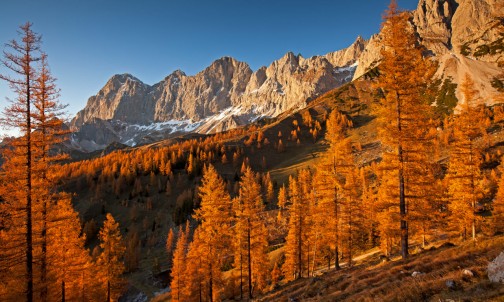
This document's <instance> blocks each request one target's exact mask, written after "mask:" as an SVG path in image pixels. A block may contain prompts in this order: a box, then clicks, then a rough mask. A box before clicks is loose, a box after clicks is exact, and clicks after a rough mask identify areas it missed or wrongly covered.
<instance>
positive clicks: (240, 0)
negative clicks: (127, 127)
mask: <svg viewBox="0 0 504 302" xmlns="http://www.w3.org/2000/svg"><path fill="white" fill-rule="evenodd" d="M2 2H3V3H2V5H1V10H0V43H1V45H2V47H1V48H2V49H3V45H4V43H5V42H7V41H9V40H11V39H13V38H16V37H17V36H16V30H17V27H18V26H19V25H21V24H23V23H25V22H26V21H30V22H32V23H34V27H33V29H34V31H36V32H38V33H40V34H42V36H43V49H44V51H45V52H46V53H47V54H48V56H49V64H50V66H51V69H52V72H53V74H54V75H55V76H56V77H57V78H58V86H59V87H60V88H61V90H62V91H61V100H62V102H64V103H67V104H69V107H68V111H69V113H70V114H72V115H73V114H75V113H76V112H77V111H78V110H80V109H82V108H83V107H84V106H85V104H86V101H87V99H88V98H89V97H90V96H91V95H94V94H96V93H97V92H98V90H99V89H100V88H101V87H102V86H103V85H104V84H105V83H106V81H107V80H108V79H109V78H110V77H111V76H112V75H114V74H117V73H126V72H127V73H131V74H133V75H135V76H136V77H138V78H139V79H140V80H142V81H144V82H145V83H147V84H154V83H156V82H158V81H160V80H162V79H163V78H164V77H165V76H167V75H168V74H170V73H171V72H173V71H174V70H176V69H181V70H183V71H184V72H186V74H189V75H192V74H195V73H197V72H198V71H200V70H202V69H203V68H205V67H206V66H208V65H209V64H210V63H211V62H212V61H214V60H215V59H218V58H220V57H222V56H233V57H235V58H236V59H238V60H240V61H245V62H247V63H249V64H250V66H251V68H252V69H253V70H255V69H257V68H259V67H260V66H263V65H269V64H270V63H271V62H272V61H273V60H276V59H278V58H280V57H282V56H283V55H284V54H285V53H286V52H287V51H293V52H294V53H296V54H297V53H301V54H302V55H303V56H305V57H309V56H313V55H320V54H325V53H327V52H331V51H335V50H338V49H341V48H344V47H346V46H348V45H350V44H351V43H352V42H353V41H354V40H355V38H356V37H357V36H358V35H361V36H363V37H364V38H366V39H367V38H369V37H370V36H371V35H372V34H374V33H376V32H378V30H379V26H380V23H381V16H382V13H383V11H384V10H385V8H386V7H387V5H388V3H389V1H388V0H361V1H343V0H326V1H323V0H311V1H306V0H289V1H287V0H285V1H284V0H278V1H275V0H268V1H267V0H248V1H246V0H206V1H203V0H158V1H154V0H135V1H133V0H60V1H55V0H43V1H40V0H2ZM398 3H399V6H400V7H401V8H403V9H408V10H411V9H414V8H416V5H417V3H418V0H398ZM0 72H5V69H0ZM9 95H10V93H9V91H8V87H7V86H6V85H5V83H0V107H3V106H4V105H5V101H4V99H5V96H9Z"/></svg>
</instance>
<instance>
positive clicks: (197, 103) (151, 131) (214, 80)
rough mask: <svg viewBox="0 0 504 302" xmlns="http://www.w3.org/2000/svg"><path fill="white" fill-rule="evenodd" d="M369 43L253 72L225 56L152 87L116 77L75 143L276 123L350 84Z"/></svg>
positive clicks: (289, 57)
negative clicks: (260, 120)
mask: <svg viewBox="0 0 504 302" xmlns="http://www.w3.org/2000/svg"><path fill="white" fill-rule="evenodd" d="M365 45H366V42H365V41H364V40H363V39H362V38H361V37H358V38H357V40H356V41H355V42H354V43H353V44H352V45H351V46H350V47H349V48H347V49H344V50H341V51H337V52H334V53H329V54H327V55H325V56H315V57H312V58H307V59H305V58H303V57H302V56H301V55H297V56H296V55H294V54H293V53H291V52H289V53H287V54H286V55H285V56H283V57H282V58H281V59H279V60H277V61H274V62H273V63H272V64H271V65H270V66H268V67H261V68H259V69H258V70H257V71H255V72H252V70H251V69H250V67H249V66H248V65H247V64H246V63H243V62H239V61H237V60H235V59H233V58H230V57H223V58H221V59H219V60H216V61H215V62H213V63H212V64H211V65H210V66H209V67H207V68H206V69H205V70H203V71H201V72H199V73H198V74H196V75H194V76H187V75H185V74H184V73H183V72H182V71H175V72H174V73H172V74H171V75H169V76H167V77H166V78H165V79H164V80H162V81H161V82H159V83H157V84H155V85H153V86H149V85H147V84H145V83H142V82H141V81H140V80H138V79H137V78H135V77H133V76H132V75H129V74H122V75H115V76H113V77H112V78H111V79H110V80H109V81H108V82H107V84H106V85H105V86H104V87H103V88H102V89H101V90H100V91H99V92H98V94H97V95H95V96H92V97H91V98H89V100H88V103H87V105H86V107H85V108H84V109H83V110H82V111H80V112H79V113H78V114H77V116H76V117H75V118H74V119H73V121H72V126H73V127H74V129H77V130H78V132H77V133H76V134H75V135H74V136H73V142H72V143H73V144H74V145H75V146H76V147H80V148H82V149H84V150H89V151H90V150H95V149H101V148H103V147H105V146H106V145H107V144H109V143H111V142H113V141H120V142H121V143H126V144H129V145H136V144H139V143H142V142H148V141H155V140H158V139H161V138H166V137H169V136H171V135H173V134H175V133H180V132H189V131H195V132H200V133H210V132H217V131H223V130H227V129H231V128H235V127H237V126H239V125H244V124H247V123H250V122H251V121H253V120H255V119H257V118H259V117H275V116H277V115H278V114H280V113H282V112H285V111H286V110H289V109H292V108H297V107H300V106H304V105H305V104H306V101H307V100H308V99H310V98H313V97H316V96H317V95H320V94H322V93H325V92H327V91H329V90H331V89H333V88H336V87H339V86H341V85H343V84H345V83H347V82H349V81H350V80H351V79H352V77H353V71H354V70H355V67H356V62H357V58H358V56H359V55H360V53H361V52H362V50H363V49H364V47H365ZM93 133H95V134H93Z"/></svg>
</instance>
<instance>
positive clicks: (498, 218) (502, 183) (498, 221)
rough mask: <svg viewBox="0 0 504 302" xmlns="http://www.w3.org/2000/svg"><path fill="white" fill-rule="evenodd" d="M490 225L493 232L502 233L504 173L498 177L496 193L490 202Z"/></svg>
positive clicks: (503, 219)
mask: <svg viewBox="0 0 504 302" xmlns="http://www.w3.org/2000/svg"><path fill="white" fill-rule="evenodd" d="M501 165H502V163H501ZM492 227H493V231H494V232H495V233H504V175H501V176H500V178H499V183H498V189H497V194H496V195H495V198H494V200H493V202H492Z"/></svg>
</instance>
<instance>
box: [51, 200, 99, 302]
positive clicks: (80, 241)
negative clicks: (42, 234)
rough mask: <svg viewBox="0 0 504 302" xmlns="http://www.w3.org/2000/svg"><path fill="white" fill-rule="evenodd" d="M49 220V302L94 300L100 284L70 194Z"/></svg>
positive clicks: (55, 207) (59, 203)
mask: <svg viewBox="0 0 504 302" xmlns="http://www.w3.org/2000/svg"><path fill="white" fill-rule="evenodd" d="M61 195H62V196H59V198H58V199H57V201H56V203H55V204H53V205H52V206H51V210H50V211H48V216H47V255H46V261H47V263H46V265H47V267H46V270H47V275H48V276H47V279H48V281H50V282H48V283H47V284H44V283H41V285H47V288H48V295H47V297H48V298H49V300H54V301H56V300H59V301H65V300H77V299H79V300H84V299H86V295H90V296H88V297H87V298H90V299H91V298H93V297H95V296H94V292H95V288H96V287H97V286H99V284H97V281H96V279H95V278H94V277H95V276H93V275H92V273H90V272H92V271H94V268H93V264H92V261H91V257H90V255H89V251H88V250H87V249H86V248H85V246H84V244H85V237H84V236H81V232H82V231H81V226H80V220H79V217H78V213H77V212H76V211H75V210H74V209H73V208H72V203H71V198H70V195H69V194H63V193H62V194H61Z"/></svg>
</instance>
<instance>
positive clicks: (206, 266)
mask: <svg viewBox="0 0 504 302" xmlns="http://www.w3.org/2000/svg"><path fill="white" fill-rule="evenodd" d="M198 195H199V197H200V199H201V206H200V208H199V209H197V210H196V211H195V214H194V218H196V219H197V220H198V221H199V222H200V226H199V227H198V228H199V229H200V238H201V239H202V243H201V246H200V248H202V250H203V251H204V255H205V258H204V259H203V263H202V267H201V270H202V274H203V278H204V280H205V282H206V287H207V288H208V294H207V295H208V296H207V297H206V299H208V300H209V301H214V300H218V299H219V297H220V291H221V289H222V272H221V267H222V265H223V263H224V261H225V260H226V259H227V258H228V257H229V254H230V252H231V251H230V243H231V242H230V240H231V231H230V228H231V226H232V223H233V219H232V213H231V197H230V196H229V193H228V192H227V190H226V184H225V183H224V181H223V180H222V178H221V177H220V176H219V174H218V173H217V171H216V170H215V168H214V167H213V166H212V165H209V166H208V167H205V169H204V173H203V179H202V180H201V186H200V187H199V192H198Z"/></svg>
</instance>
